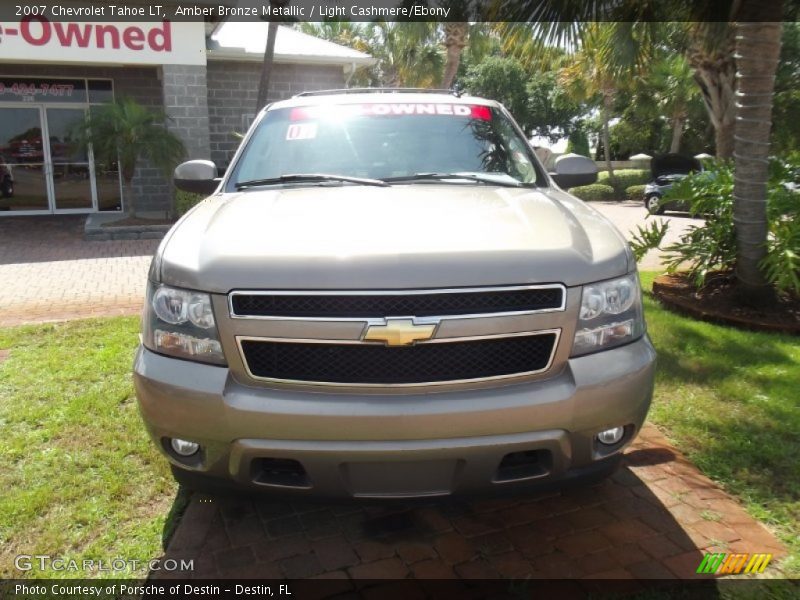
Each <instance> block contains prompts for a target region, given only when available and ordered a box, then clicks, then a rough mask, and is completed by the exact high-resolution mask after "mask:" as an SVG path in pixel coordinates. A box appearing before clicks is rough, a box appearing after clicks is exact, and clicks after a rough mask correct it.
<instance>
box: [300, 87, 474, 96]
mask: <svg viewBox="0 0 800 600" xmlns="http://www.w3.org/2000/svg"><path fill="white" fill-rule="evenodd" d="M334 94H450V95H452V96H456V97H460V96H461V91H460V90H437V89H429V88H396V87H390V88H347V89H338V90H315V91H313V92H301V93H299V94H295V95H294V98H301V97H306V96H329V95H334Z"/></svg>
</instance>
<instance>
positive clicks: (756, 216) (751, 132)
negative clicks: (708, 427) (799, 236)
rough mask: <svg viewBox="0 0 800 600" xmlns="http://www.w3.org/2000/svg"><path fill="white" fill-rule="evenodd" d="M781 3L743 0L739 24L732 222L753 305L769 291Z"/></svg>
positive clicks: (741, 274) (739, 271)
mask: <svg viewBox="0 0 800 600" xmlns="http://www.w3.org/2000/svg"><path fill="white" fill-rule="evenodd" d="M780 5H781V2H779V1H775V2H772V3H770V2H762V1H760V0H759V2H755V1H753V0H743V1H742V7H741V12H740V14H739V15H738V17H739V18H740V19H741V20H740V21H739V22H737V24H736V70H737V80H738V86H737V90H736V96H737V100H738V101H737V106H736V141H735V145H734V158H735V161H736V170H735V176H734V187H733V197H734V209H733V221H734V224H735V226H736V248H737V252H736V278H737V281H738V283H739V288H740V294H741V296H742V299H743V300H744V301H746V302H749V303H753V302H758V301H760V300H763V299H765V298H767V297H768V296H769V295H770V288H769V287H768V284H767V281H766V278H765V277H764V274H763V272H762V270H761V263H762V261H763V260H764V257H765V256H766V254H767V250H766V243H767V177H768V172H767V168H768V163H767V160H768V156H769V149H770V133H771V128H772V100H773V94H774V91H775V73H776V71H777V69H778V59H779V57H780V48H781V30H782V27H781V23H780V20H781V17H782V13H781V6H780Z"/></svg>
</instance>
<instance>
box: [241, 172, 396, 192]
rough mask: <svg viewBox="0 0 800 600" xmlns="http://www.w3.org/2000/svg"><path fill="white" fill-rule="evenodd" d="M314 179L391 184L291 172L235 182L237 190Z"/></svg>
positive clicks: (357, 178) (360, 183)
mask: <svg viewBox="0 0 800 600" xmlns="http://www.w3.org/2000/svg"><path fill="white" fill-rule="evenodd" d="M314 181H344V182H347V183H357V184H359V185H377V186H380V187H386V186H388V185H389V184H388V183H386V182H385V181H381V180H380V179H366V178H364V177H349V176H347V175H328V174H326V173H290V174H287V175H280V176H278V177H267V178H266V179H251V180H249V181H238V182H236V184H235V187H236V189H237V190H242V189H244V188H249V187H258V186H261V185H274V184H279V183H305V182H314Z"/></svg>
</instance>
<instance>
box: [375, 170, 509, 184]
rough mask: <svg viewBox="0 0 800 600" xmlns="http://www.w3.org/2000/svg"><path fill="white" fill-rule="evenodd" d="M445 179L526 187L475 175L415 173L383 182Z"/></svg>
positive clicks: (386, 179) (390, 178)
mask: <svg viewBox="0 0 800 600" xmlns="http://www.w3.org/2000/svg"><path fill="white" fill-rule="evenodd" d="M444 179H466V180H468V181H477V182H479V183H488V184H490V185H501V186H506V187H524V184H523V183H522V182H520V181H509V180H507V179H499V178H495V177H492V176H491V175H475V174H473V173H414V174H413V175H401V176H399V177H385V178H384V179H383V181H385V182H387V183H401V182H404V181H424V180H433V181H442V180H444Z"/></svg>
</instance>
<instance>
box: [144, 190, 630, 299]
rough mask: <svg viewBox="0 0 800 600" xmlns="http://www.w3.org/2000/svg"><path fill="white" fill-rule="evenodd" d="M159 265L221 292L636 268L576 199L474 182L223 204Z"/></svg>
mask: <svg viewBox="0 0 800 600" xmlns="http://www.w3.org/2000/svg"><path fill="white" fill-rule="evenodd" d="M545 192H546V193H545ZM156 264H157V265H158V264H160V278H161V280H162V281H163V282H164V283H167V284H170V285H175V286H178V287H185V288H190V289H197V290H203V291H209V292H219V293H227V292H229V291H230V290H232V289H242V288H249V289H297V290H313V289H413V288H443V287H462V286H484V285H505V284H526V283H548V282H562V283H564V284H566V285H578V284H582V283H586V282H588V281H596V280H601V279H607V278H611V277H616V276H619V275H623V274H625V273H626V272H627V271H628V269H629V266H631V267H632V265H631V264H630V262H629V251H628V250H627V245H626V243H625V241H624V239H623V238H622V236H621V234H620V233H619V232H618V231H617V230H616V229H615V228H614V226H613V225H611V223H610V222H608V221H607V220H606V219H605V218H604V217H602V216H601V215H600V214H599V213H597V212H596V211H594V210H593V209H591V208H589V207H588V206H586V205H585V204H583V203H582V202H580V201H578V200H576V199H575V198H573V197H572V196H569V195H568V194H565V193H563V192H560V191H552V190H542V191H539V190H527V189H517V188H503V187H493V186H475V185H464V184H417V185H397V186H392V187H386V188H381V187H369V186H352V185H342V186H335V187H333V186H331V187H323V186H316V187H302V188H300V187H293V188H282V189H267V190H251V191H247V192H241V193H235V194H221V195H217V196H213V197H211V198H209V199H207V200H205V201H204V202H202V203H201V204H200V205H198V206H197V207H196V208H195V209H194V210H192V211H191V212H190V213H189V214H188V215H186V217H184V219H183V220H181V221H180V222H179V223H178V224H177V225H176V226H175V227H174V228H173V229H172V230H171V231H170V233H169V234H168V236H167V237H166V238H165V240H164V242H163V243H162V246H161V248H160V261H158V260H157V263H156ZM156 272H158V268H156Z"/></svg>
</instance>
